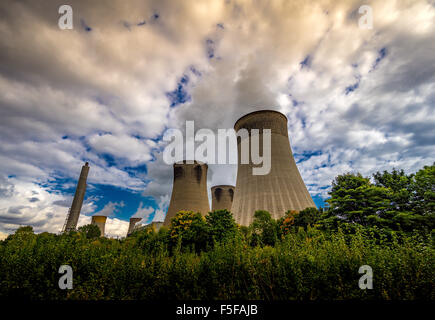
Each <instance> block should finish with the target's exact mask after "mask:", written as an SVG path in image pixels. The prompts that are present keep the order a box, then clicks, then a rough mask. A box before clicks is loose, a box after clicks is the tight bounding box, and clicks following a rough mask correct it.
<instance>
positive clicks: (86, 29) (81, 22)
mask: <svg viewBox="0 0 435 320" xmlns="http://www.w3.org/2000/svg"><path fill="white" fill-rule="evenodd" d="M80 24H81V26H82V28H83V30H85V31H86V32H91V31H92V28H91V27H90V26H89V25H88V24H87V23H86V22H85V20H84V19H80Z"/></svg>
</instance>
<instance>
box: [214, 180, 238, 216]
mask: <svg viewBox="0 0 435 320" xmlns="http://www.w3.org/2000/svg"><path fill="white" fill-rule="evenodd" d="M234 189H235V188H234V186H231V185H217V186H214V187H212V188H211V210H212V211H216V210H223V209H226V210H228V211H231V206H232V204H233V198H234Z"/></svg>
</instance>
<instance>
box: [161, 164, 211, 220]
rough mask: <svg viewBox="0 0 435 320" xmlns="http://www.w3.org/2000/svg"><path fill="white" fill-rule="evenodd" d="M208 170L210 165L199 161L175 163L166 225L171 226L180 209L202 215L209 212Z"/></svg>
mask: <svg viewBox="0 0 435 320" xmlns="http://www.w3.org/2000/svg"><path fill="white" fill-rule="evenodd" d="M207 170H208V165H207V164H205V163H202V162H199V161H194V162H193V163H191V164H189V163H186V161H180V162H177V163H174V182H173V185H172V196H171V201H170V203H169V208H168V212H167V214H166V217H165V222H164V223H163V225H164V226H169V225H170V224H171V219H172V218H173V217H175V215H176V214H177V212H178V211H180V210H190V211H194V212H201V213H202V215H206V214H207V213H208V212H209V210H210V205H209V202H208V195H207Z"/></svg>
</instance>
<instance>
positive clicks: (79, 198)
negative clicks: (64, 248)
mask: <svg viewBox="0 0 435 320" xmlns="http://www.w3.org/2000/svg"><path fill="white" fill-rule="evenodd" d="M88 173H89V163H88V162H86V163H85V165H84V166H83V167H82V171H81V172H80V178H79V181H78V182H77V188H76V192H75V194H74V199H73V202H72V204H71V208H70V210H69V212H68V216H67V218H66V221H65V225H64V226H63V231H71V230H75V228H76V227H77V222H78V221H79V216H80V210H81V209H82V204H83V199H84V197H85V192H86V179H87V178H88Z"/></svg>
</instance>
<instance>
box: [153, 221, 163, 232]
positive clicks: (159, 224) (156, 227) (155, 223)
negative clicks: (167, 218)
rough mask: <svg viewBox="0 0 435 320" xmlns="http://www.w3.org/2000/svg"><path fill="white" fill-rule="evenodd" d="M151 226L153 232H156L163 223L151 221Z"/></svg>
mask: <svg viewBox="0 0 435 320" xmlns="http://www.w3.org/2000/svg"><path fill="white" fill-rule="evenodd" d="M151 225H152V226H153V227H154V230H155V231H156V232H157V231H159V230H160V228H161V227H162V225H163V222H162V221H153V222H151Z"/></svg>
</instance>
